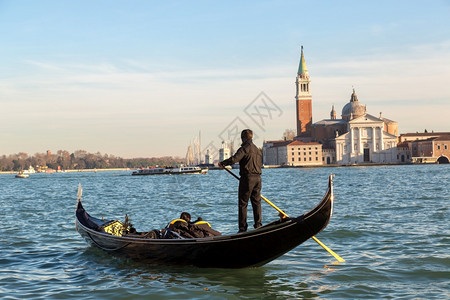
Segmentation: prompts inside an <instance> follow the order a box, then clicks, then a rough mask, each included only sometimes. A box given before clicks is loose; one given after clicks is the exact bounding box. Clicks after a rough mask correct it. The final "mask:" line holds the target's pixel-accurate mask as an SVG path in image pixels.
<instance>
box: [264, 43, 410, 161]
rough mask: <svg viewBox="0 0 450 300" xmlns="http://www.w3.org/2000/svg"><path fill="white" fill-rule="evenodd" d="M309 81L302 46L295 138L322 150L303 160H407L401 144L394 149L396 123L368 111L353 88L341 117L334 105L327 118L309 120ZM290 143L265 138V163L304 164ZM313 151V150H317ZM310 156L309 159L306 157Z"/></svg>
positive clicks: (310, 99)
mask: <svg viewBox="0 0 450 300" xmlns="http://www.w3.org/2000/svg"><path fill="white" fill-rule="evenodd" d="M310 83H311V79H310V76H309V73H308V69H307V67H306V63H305V57H304V54H303V47H302V49H301V56H300V65H299V68H298V72H297V76H296V81H295V84H296V95H295V99H296V107H297V111H296V123H297V136H296V137H295V138H294V139H295V140H297V141H299V142H303V143H313V144H314V145H315V144H318V145H320V146H317V148H320V151H321V154H320V155H318V156H317V157H316V156H311V157H306V159H307V161H306V163H309V162H310V164H315V163H317V164H342V165H346V164H361V163H398V162H402V157H403V160H404V162H407V161H408V158H407V156H408V155H407V153H406V155H405V153H403V152H405V150H404V148H402V150H401V152H402V155H403V156H401V155H399V153H398V150H397V137H398V123H397V122H395V121H392V120H389V119H386V118H383V117H382V116H381V113H380V117H378V118H377V117H375V116H373V115H370V114H368V113H367V107H366V106H365V105H363V104H361V103H360V102H359V101H358V97H357V95H356V92H355V90H354V89H353V93H352V94H351V96H350V101H349V102H348V103H347V104H345V106H344V107H343V109H342V114H341V117H342V118H341V119H337V118H336V115H337V114H336V109H335V106H334V105H333V106H332V109H331V112H330V119H324V120H321V121H319V122H316V123H312V105H311V104H312V94H311V88H310ZM313 144H311V145H313ZM291 146H293V145H291ZM289 147H290V145H289V143H287V144H286V141H282V140H281V141H269V142H265V143H264V146H263V148H264V150H265V152H266V153H265V154H264V163H265V164H278V165H280V164H283V163H284V164H289V165H303V164H305V160H304V159H305V157H304V156H302V157H301V158H300V157H297V156H294V154H295V153H296V152H295V151H294V152H292V151H290V150H289ZM308 148H309V147H308ZM311 148H313V149H315V148H316V146H311ZM308 150H309V149H308ZM312 152H313V153H315V152H316V151H315V150H314V151H312ZM292 153H294V154H292ZM297 153H298V152H297ZM300 153H304V151H303V152H302V151H300ZM307 153H309V151H307ZM283 155H285V156H286V158H284V157H283ZM290 155H291V156H290ZM292 159H293V160H294V161H293V160H292ZM299 159H300V160H301V161H299ZM310 159H311V161H309V160H310ZM409 159H410V157H409Z"/></svg>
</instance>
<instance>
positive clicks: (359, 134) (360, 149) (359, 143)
mask: <svg viewBox="0 0 450 300" xmlns="http://www.w3.org/2000/svg"><path fill="white" fill-rule="evenodd" d="M361 131H362V128H361V127H358V139H359V141H358V153H359V154H361V153H363V144H362V134H361Z"/></svg>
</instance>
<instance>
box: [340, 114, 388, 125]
mask: <svg viewBox="0 0 450 300" xmlns="http://www.w3.org/2000/svg"><path fill="white" fill-rule="evenodd" d="M348 123H349V124H350V125H356V124H375V123H383V120H381V119H380V118H377V117H375V116H372V115H369V114H364V115H362V116H361V117H358V118H355V119H353V120H351V121H349V122H348Z"/></svg>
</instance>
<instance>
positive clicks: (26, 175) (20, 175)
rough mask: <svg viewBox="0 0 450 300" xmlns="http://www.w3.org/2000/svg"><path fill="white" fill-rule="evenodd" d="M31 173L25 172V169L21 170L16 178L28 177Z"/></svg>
mask: <svg viewBox="0 0 450 300" xmlns="http://www.w3.org/2000/svg"><path fill="white" fill-rule="evenodd" d="M28 177H30V175H28V174H25V173H24V172H23V171H20V172H19V174H17V175H16V178H28Z"/></svg>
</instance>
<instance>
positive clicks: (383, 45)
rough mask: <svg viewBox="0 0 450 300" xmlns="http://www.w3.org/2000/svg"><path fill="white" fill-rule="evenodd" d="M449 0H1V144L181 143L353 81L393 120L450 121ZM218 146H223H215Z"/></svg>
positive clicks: (17, 147) (340, 98) (323, 106)
mask: <svg viewBox="0 0 450 300" xmlns="http://www.w3.org/2000/svg"><path fill="white" fill-rule="evenodd" d="M449 16H450V1H439V0H435V1H425V2H424V1H415V0H414V1H411V0H408V1H402V0H400V1H383V0H382V1H357V0H355V1H264V0H260V1H139V0H135V1H109V0H108V1H95V0H94V1H85V0H76V1H75V0H66V1H56V0H54V1H45V0H41V1H32V0H19V1H15V0H0V40H1V42H0V112H1V124H2V125H1V127H0V155H9V154H15V153H19V152H25V153H28V154H30V155H33V154H34V153H43V152H45V151H47V150H51V151H52V152H55V153H56V151H57V150H67V151H69V152H74V151H76V150H80V149H82V150H86V151H88V152H91V153H97V152H100V153H102V154H109V155H115V156H120V157H123V158H134V157H152V156H166V155H168V156H180V157H184V156H185V155H186V151H187V147H188V146H189V145H190V144H191V143H193V142H194V141H195V140H199V141H200V143H199V144H200V146H199V148H200V150H201V151H202V152H203V153H204V152H205V151H206V149H211V152H212V153H216V152H217V149H218V148H219V147H220V145H221V142H222V140H234V141H235V143H237V141H238V140H237V139H236V132H240V130H242V129H245V128H247V127H248V128H251V129H252V130H253V131H254V133H255V144H257V145H258V146H262V143H263V141H264V140H276V139H280V138H281V137H282V135H283V133H284V131H285V130H286V129H294V128H296V121H295V114H296V112H295V110H296V108H295V99H294V97H295V77H296V73H297V70H298V64H299V59H300V47H301V46H302V45H303V47H304V55H305V59H306V65H307V67H308V71H309V75H310V77H311V93H312V99H313V100H312V103H313V104H312V105H313V108H312V109H313V122H317V121H320V120H322V119H327V118H329V115H330V111H331V107H332V105H334V106H335V108H336V111H337V115H338V118H339V117H340V114H341V111H342V108H343V106H344V105H345V104H346V103H347V102H348V101H349V100H350V96H351V93H352V89H353V88H354V89H355V91H356V93H357V95H358V99H359V101H360V102H361V103H362V104H365V105H366V106H367V111H368V113H369V114H372V115H374V116H379V114H380V112H382V115H383V117H385V118H388V119H390V120H394V121H397V122H398V124H399V132H400V133H407V132H423V131H424V130H425V129H427V130H428V131H432V130H433V131H435V132H437V131H450V17H449ZM216 159H217V157H216Z"/></svg>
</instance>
